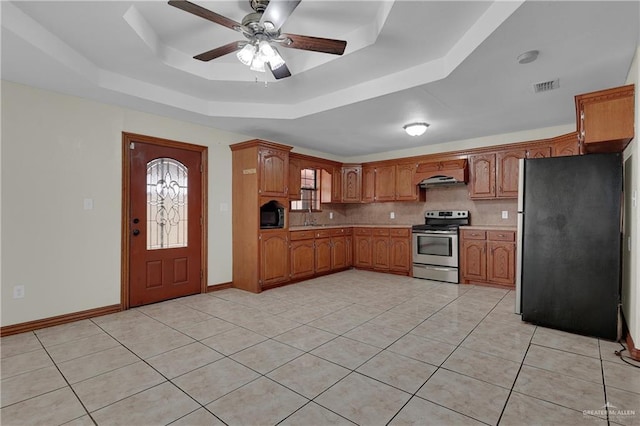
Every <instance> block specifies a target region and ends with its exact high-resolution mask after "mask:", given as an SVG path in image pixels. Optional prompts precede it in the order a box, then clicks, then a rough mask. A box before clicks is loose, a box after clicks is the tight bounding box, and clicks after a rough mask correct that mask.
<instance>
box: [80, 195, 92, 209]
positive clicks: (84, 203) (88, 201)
mask: <svg viewBox="0 0 640 426" xmlns="http://www.w3.org/2000/svg"><path fill="white" fill-rule="evenodd" d="M82 206H83V208H84V209H85V210H93V198H85V199H84V200H82Z"/></svg>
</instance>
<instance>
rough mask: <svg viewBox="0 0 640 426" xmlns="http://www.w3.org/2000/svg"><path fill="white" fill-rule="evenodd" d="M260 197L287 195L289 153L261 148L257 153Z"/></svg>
mask: <svg viewBox="0 0 640 426" xmlns="http://www.w3.org/2000/svg"><path fill="white" fill-rule="evenodd" d="M258 159H259V160H258V163H259V164H258V166H259V168H260V188H259V190H258V192H259V193H260V195H268V196H274V197H286V196H288V195H289V152H288V151H284V150H279V149H273V148H264V147H261V148H260V149H259V151H258Z"/></svg>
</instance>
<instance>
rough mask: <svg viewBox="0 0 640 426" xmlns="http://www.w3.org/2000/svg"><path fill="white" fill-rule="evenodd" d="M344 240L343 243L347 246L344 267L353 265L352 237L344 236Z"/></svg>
mask: <svg viewBox="0 0 640 426" xmlns="http://www.w3.org/2000/svg"><path fill="white" fill-rule="evenodd" d="M344 240H345V244H346V247H347V253H346V259H345V262H346V265H345V266H346V267H347V268H349V267H351V266H353V237H351V236H346V237H344Z"/></svg>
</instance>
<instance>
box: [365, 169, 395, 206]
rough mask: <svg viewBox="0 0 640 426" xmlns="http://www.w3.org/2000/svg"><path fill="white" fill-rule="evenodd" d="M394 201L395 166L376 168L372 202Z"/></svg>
mask: <svg viewBox="0 0 640 426" xmlns="http://www.w3.org/2000/svg"><path fill="white" fill-rule="evenodd" d="M365 179H366V178H365ZM395 199H396V166H395V165H392V166H384V167H376V169H375V183H374V200H375V201H393V200H395ZM363 201H364V200H363Z"/></svg>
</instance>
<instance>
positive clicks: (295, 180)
mask: <svg viewBox="0 0 640 426" xmlns="http://www.w3.org/2000/svg"><path fill="white" fill-rule="evenodd" d="M301 182H302V181H301V179H300V162H299V161H298V160H289V199H291V200H299V199H300V197H301V190H300V185H301Z"/></svg>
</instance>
